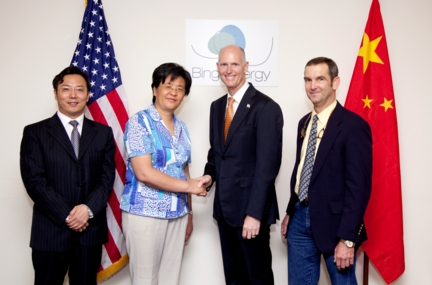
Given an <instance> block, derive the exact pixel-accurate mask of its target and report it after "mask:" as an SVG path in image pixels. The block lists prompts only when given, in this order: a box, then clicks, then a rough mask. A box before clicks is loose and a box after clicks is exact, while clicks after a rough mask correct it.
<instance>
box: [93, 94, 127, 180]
mask: <svg viewBox="0 0 432 285" xmlns="http://www.w3.org/2000/svg"><path fill="white" fill-rule="evenodd" d="M116 93H117V92H116ZM87 108H88V109H89V112H90V114H91V115H92V117H93V120H94V121H96V122H99V123H101V124H104V125H107V126H108V122H107V120H106V119H105V116H104V114H103V112H102V110H101V108H100V106H99V104H98V103H97V101H95V102H93V103H92V104H90V105H89V106H87ZM126 120H127V119H126ZM114 143H115V146H116V152H115V155H114V160H115V163H116V169H117V172H118V174H119V176H120V178H121V180H122V183H123V185H124V184H125V182H126V164H125V162H124V160H123V157H122V155H121V152H120V149H119V147H118V145H117V142H116V141H114Z"/></svg>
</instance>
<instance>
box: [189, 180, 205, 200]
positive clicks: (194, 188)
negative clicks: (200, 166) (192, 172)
mask: <svg viewBox="0 0 432 285" xmlns="http://www.w3.org/2000/svg"><path fill="white" fill-rule="evenodd" d="M187 182H188V184H189V190H188V193H191V194H195V195H197V196H204V197H205V196H207V191H206V189H205V188H204V187H202V186H201V185H200V183H201V182H200V180H199V179H192V178H191V179H189V180H188V181H187Z"/></svg>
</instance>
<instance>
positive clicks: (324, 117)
mask: <svg viewBox="0 0 432 285" xmlns="http://www.w3.org/2000/svg"><path fill="white" fill-rule="evenodd" d="M336 104H337V100H334V101H333V103H331V104H330V105H329V106H328V107H327V108H325V109H324V110H322V111H321V112H320V113H319V114H317V113H316V112H315V109H314V110H312V116H311V117H312V118H313V117H314V116H315V115H318V120H319V121H320V123H321V124H323V125H327V122H328V120H329V118H330V116H331V114H332V113H333V110H334V109H335V108H336Z"/></svg>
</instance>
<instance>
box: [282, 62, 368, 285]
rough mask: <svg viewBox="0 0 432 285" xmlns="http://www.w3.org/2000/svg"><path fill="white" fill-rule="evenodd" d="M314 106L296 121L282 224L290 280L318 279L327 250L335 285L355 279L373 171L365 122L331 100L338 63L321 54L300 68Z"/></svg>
mask: <svg viewBox="0 0 432 285" xmlns="http://www.w3.org/2000/svg"><path fill="white" fill-rule="evenodd" d="M304 82H305V89H306V94H307V96H308V97H309V100H310V101H311V102H312V103H313V106H314V109H313V111H312V112H311V113H309V114H307V115H306V116H304V117H303V118H302V119H301V120H300V122H299V125H298V132H297V153H296V162H295V165H294V170H293V173H292V177H291V197H290V200H289V203H288V207H287V210H286V213H287V214H286V216H285V218H284V220H283V222H282V225H281V233H282V237H283V238H287V242H288V283H289V284H290V285H307V284H318V280H319V275H320V260H321V256H322V255H323V256H324V260H325V262H326V266H327V271H328V272H329V275H330V280H331V282H332V284H333V285H337V284H357V280H356V277H355V251H356V249H357V248H358V247H359V246H360V245H361V243H362V242H363V241H364V240H366V231H365V228H364V226H363V216H364V213H365V210H366V206H367V203H368V200H369V196H370V191H371V179H372V178H371V177H372V136H371V130H370V127H369V125H368V123H367V122H366V121H365V120H364V119H362V118H361V117H360V116H358V115H357V114H354V113H353V112H351V111H348V110H347V109H345V108H344V107H342V106H341V105H340V104H339V103H338V102H337V101H336V89H337V88H338V86H339V83H340V78H339V77H338V68H337V65H336V63H335V62H334V61H333V60H331V59H329V58H325V57H318V58H314V59H311V60H310V61H309V62H308V63H307V64H306V67H305V71H304Z"/></svg>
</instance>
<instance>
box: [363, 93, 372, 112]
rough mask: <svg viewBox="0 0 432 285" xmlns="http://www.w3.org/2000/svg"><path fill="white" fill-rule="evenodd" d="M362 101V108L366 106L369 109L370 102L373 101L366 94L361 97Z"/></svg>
mask: <svg viewBox="0 0 432 285" xmlns="http://www.w3.org/2000/svg"><path fill="white" fill-rule="evenodd" d="M362 101H363V102H364V106H363V108H366V107H368V108H369V109H370V107H371V105H370V103H371V102H372V101H373V99H369V97H368V95H366V98H365V99H362Z"/></svg>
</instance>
